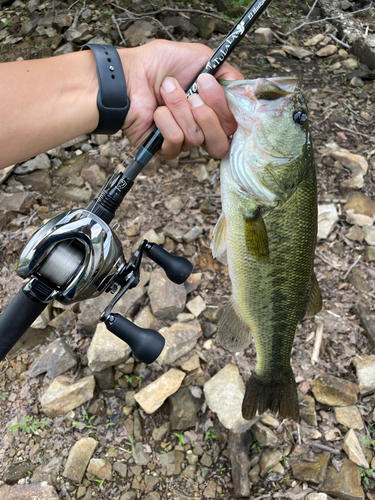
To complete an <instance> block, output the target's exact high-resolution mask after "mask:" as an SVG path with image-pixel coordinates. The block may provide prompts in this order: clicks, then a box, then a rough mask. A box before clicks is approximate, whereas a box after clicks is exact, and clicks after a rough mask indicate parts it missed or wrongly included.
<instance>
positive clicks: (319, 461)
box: [293, 453, 330, 484]
mask: <svg viewBox="0 0 375 500" xmlns="http://www.w3.org/2000/svg"><path fill="white" fill-rule="evenodd" d="M329 459H330V454H329V453H317V454H316V455H315V456H314V460H313V461H309V462H307V461H306V460H301V461H300V462H298V463H297V464H296V465H295V466H294V467H293V476H294V477H295V478H296V479H299V480H300V481H304V482H306V483H312V484H320V483H321V482H322V481H324V479H325V476H326V472H327V467H328V462H329Z"/></svg>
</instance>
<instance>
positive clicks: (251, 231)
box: [244, 210, 269, 262]
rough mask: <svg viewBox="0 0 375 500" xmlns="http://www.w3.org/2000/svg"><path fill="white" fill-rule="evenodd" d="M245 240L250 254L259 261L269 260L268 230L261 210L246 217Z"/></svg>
mask: <svg viewBox="0 0 375 500" xmlns="http://www.w3.org/2000/svg"><path fill="white" fill-rule="evenodd" d="M244 221H245V239H246V247H247V250H248V252H249V253H250V254H251V255H252V256H253V257H254V258H255V259H257V260H258V261H260V262H264V261H266V260H268V258H269V249H268V236H267V229H266V226H265V224H264V220H263V217H262V215H261V213H260V211H259V210H255V212H254V213H253V214H252V215H244Z"/></svg>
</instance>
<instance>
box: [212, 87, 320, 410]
mask: <svg viewBox="0 0 375 500" xmlns="http://www.w3.org/2000/svg"><path fill="white" fill-rule="evenodd" d="M223 87H224V90H225V93H226V96H227V100H228V104H229V107H230V109H231V111H232V113H233V115H234V117H235V119H236V121H237V123H238V128H237V131H236V133H235V134H234V137H233V141H232V144H231V148H230V151H229V152H228V154H227V156H226V157H225V158H224V159H223V161H222V163H221V193H222V207H223V211H222V214H221V216H220V218H219V220H218V222H217V225H216V227H215V230H214V235H213V242H212V251H213V255H214V257H216V256H218V255H220V253H222V252H223V251H224V250H225V249H226V250H227V256H228V267H229V275H230V279H231V282H232V292H233V294H232V296H231V298H230V300H229V303H228V304H227V306H226V307H225V309H224V311H223V314H222V316H221V319H220V321H219V325H218V339H219V341H220V343H221V344H222V345H223V346H224V347H226V348H228V349H230V350H232V351H241V350H243V349H244V348H246V347H247V346H248V345H249V343H250V341H251V335H252V336H253V337H254V341H255V346H256V350H257V364H256V367H255V371H254V373H253V374H252V375H251V377H250V379H249V380H248V381H247V384H246V393H245V397H244V401H243V407H242V412H243V416H244V418H246V419H252V418H253V417H254V416H255V414H256V413H257V412H258V413H259V414H261V413H263V412H264V411H266V410H267V409H270V410H271V411H272V412H274V413H277V412H278V413H279V415H280V416H281V417H283V418H286V417H292V418H298V414H299V412H298V397H297V389H296V383H295V380H294V375H293V371H292V368H291V365H290V356H291V351H292V345H293V339H294V335H295V331H296V326H297V324H298V322H299V321H300V320H301V319H303V318H304V317H305V316H313V315H314V314H316V312H318V311H319V310H320V308H321V303H322V298H321V293H320V289H319V286H318V283H317V280H316V277H315V274H314V272H313V259H314V249H315V244H316V231H317V199H316V177H315V165H314V160H313V152H312V144H311V137H310V132H309V127H308V109H307V104H306V102H305V100H304V98H303V96H302V93H301V91H300V89H299V82H298V79H296V78H268V79H265V78H261V79H256V80H242V81H234V82H224V85H223Z"/></svg>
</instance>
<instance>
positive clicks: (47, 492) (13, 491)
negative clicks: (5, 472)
mask: <svg viewBox="0 0 375 500" xmlns="http://www.w3.org/2000/svg"><path fill="white" fill-rule="evenodd" d="M0 497H1V500H20V499H22V500H35V499H36V498H37V499H38V500H59V497H58V495H57V493H56V490H55V488H54V487H53V486H51V485H50V484H47V483H34V484H22V485H21V484H17V485H15V486H8V485H7V484H3V485H2V486H0Z"/></svg>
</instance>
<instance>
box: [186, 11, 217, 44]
mask: <svg viewBox="0 0 375 500" xmlns="http://www.w3.org/2000/svg"><path fill="white" fill-rule="evenodd" d="M190 21H191V23H192V24H194V26H196V27H197V28H198V30H199V36H200V38H203V40H208V39H209V38H210V37H211V35H212V33H213V32H214V29H215V23H216V21H215V19H214V18H212V17H210V16H203V15H202V14H199V15H195V16H192V17H191V19H190Z"/></svg>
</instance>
